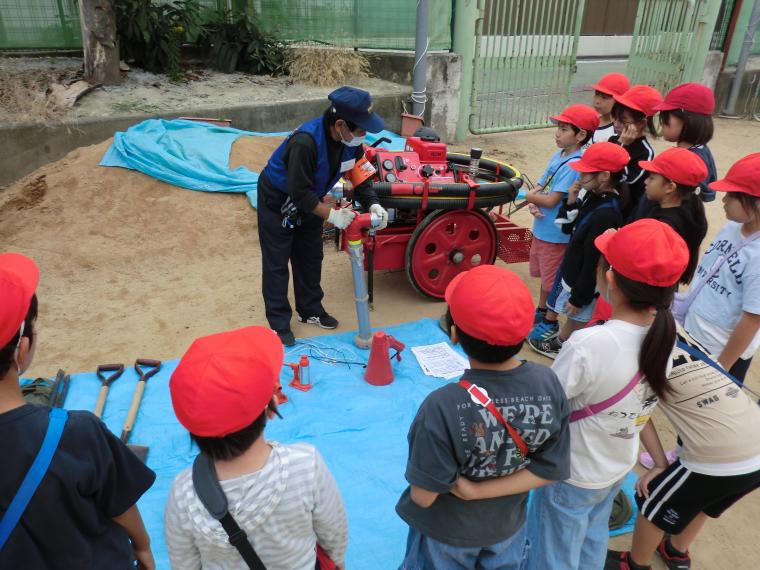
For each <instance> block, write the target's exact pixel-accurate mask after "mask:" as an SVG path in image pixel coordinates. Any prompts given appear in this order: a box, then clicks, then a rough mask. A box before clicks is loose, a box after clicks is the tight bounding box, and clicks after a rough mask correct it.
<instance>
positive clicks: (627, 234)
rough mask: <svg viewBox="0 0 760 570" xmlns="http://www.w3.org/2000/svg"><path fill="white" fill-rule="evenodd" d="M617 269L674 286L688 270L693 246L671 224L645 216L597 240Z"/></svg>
mask: <svg viewBox="0 0 760 570" xmlns="http://www.w3.org/2000/svg"><path fill="white" fill-rule="evenodd" d="M594 245H596V247H597V249H598V250H599V251H601V252H602V255H604V257H605V258H607V261H609V262H610V265H612V267H614V268H615V271H617V272H618V273H620V275H622V276H623V277H627V278H628V279H632V280H634V281H638V282H640V283H646V284H648V285H653V286H655V287H670V286H672V285H675V284H676V283H678V280H679V279H680V278H681V275H683V272H684V271H685V270H686V266H687V265H688V263H689V248H688V247H687V246H686V242H685V241H684V240H683V238H682V237H681V236H679V235H678V234H677V233H676V231H675V230H674V229H673V228H671V227H670V226H669V225H667V224H664V223H662V222H660V221H658V220H654V219H651V218H645V219H643V220H638V221H636V222H633V223H632V224H628V225H627V226H623V227H622V228H620V229H619V230H617V231H614V230H607V231H606V232H605V233H603V234H602V235H600V236H599V237H597V238H596V239H595V240H594Z"/></svg>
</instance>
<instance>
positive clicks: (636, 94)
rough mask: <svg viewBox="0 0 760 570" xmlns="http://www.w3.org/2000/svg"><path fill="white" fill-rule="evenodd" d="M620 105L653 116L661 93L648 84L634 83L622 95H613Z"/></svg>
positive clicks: (660, 99)
mask: <svg viewBox="0 0 760 570" xmlns="http://www.w3.org/2000/svg"><path fill="white" fill-rule="evenodd" d="M612 97H613V98H614V99H615V101H617V102H618V103H620V104H621V105H625V106H626V107H628V108H630V109H633V110H634V111H639V112H640V113H644V114H645V115H646V116H647V117H653V116H654V115H655V113H657V105H659V104H660V103H662V95H661V94H660V92H659V91H657V89H655V88H654V87H650V86H649V85H634V86H633V87H631V88H630V89H629V90H628V91H626V92H625V93H623V94H622V95H613V96H612Z"/></svg>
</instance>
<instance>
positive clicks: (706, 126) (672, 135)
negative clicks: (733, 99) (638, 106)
mask: <svg viewBox="0 0 760 570" xmlns="http://www.w3.org/2000/svg"><path fill="white" fill-rule="evenodd" d="M656 109H657V110H658V111H659V112H660V128H661V132H662V138H664V139H665V140H666V141H668V142H672V143H676V145H677V146H679V147H681V148H685V149H688V150H690V151H691V152H693V153H694V154H696V155H697V156H699V158H701V159H702V162H704V163H705V166H706V167H707V175H706V177H705V179H704V180H702V181H700V184H699V190H700V193H699V197H700V198H701V199H702V201H703V202H712V201H713V200H715V192H714V191H713V190H710V184H711V183H712V182H715V180H716V179H717V178H718V171H717V169H716V168H715V159H714V158H713V155H712V152H710V149H709V147H708V146H707V143H708V142H710V140H711V139H712V137H713V132H714V126H713V119H712V114H713V111H715V96H714V95H713V90H712V89H710V88H709V87H706V86H704V85H702V84H701V83H683V84H681V85H678V86H677V87H674V88H673V89H671V90H670V91H668V94H667V95H665V100H664V101H663V102H662V103H660V104H659V105H657V107H656Z"/></svg>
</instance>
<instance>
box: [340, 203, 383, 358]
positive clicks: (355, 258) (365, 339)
mask: <svg viewBox="0 0 760 570" xmlns="http://www.w3.org/2000/svg"><path fill="white" fill-rule="evenodd" d="M381 222H382V218H380V217H379V216H375V215H374V214H359V215H358V216H356V218H354V221H353V222H351V225H350V226H348V228H347V229H346V237H347V239H348V256H349V258H350V260H351V275H352V276H353V279H354V302H355V304H356V320H357V322H358V325H359V332H358V333H357V334H356V336H355V337H354V344H355V345H356V346H357V347H359V348H369V347H370V346H371V345H372V326H371V325H370V322H369V295H368V294H367V280H366V278H365V276H364V239H363V235H362V232H363V231H366V230H370V229H372V228H376V227H377V226H379V225H380V224H381Z"/></svg>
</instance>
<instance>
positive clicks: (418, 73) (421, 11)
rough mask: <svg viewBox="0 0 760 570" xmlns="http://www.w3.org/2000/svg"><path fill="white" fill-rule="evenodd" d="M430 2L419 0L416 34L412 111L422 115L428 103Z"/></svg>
mask: <svg viewBox="0 0 760 570" xmlns="http://www.w3.org/2000/svg"><path fill="white" fill-rule="evenodd" d="M427 51H428V2H427V0H417V24H416V33H415V36H414V69H413V70H412V73H413V77H412V113H414V114H415V115H417V116H418V117H421V116H422V115H423V114H424V113H425V103H427V87H426V85H427V67H428V65H427Z"/></svg>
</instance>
